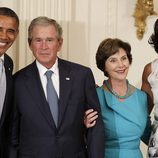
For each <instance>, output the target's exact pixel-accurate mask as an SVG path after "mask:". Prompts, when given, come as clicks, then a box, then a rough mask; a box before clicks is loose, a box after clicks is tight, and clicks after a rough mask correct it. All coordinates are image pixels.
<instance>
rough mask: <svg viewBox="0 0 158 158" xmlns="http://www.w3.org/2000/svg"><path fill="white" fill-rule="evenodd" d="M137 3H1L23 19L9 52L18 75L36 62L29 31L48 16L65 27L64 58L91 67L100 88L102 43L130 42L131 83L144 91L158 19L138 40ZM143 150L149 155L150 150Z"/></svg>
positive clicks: (127, 0)
mask: <svg viewBox="0 0 158 158" xmlns="http://www.w3.org/2000/svg"><path fill="white" fill-rule="evenodd" d="M136 1H137V0H1V1H0V6H9V7H11V8H13V9H14V10H15V11H16V12H17V13H18V15H19V17H20V33H19V38H18V40H17V42H16V43H15V44H14V46H13V47H12V48H10V50H9V54H10V56H12V58H13V59H14V62H15V71H17V70H18V69H20V68H22V67H24V66H25V65H27V64H29V63H30V62H31V61H32V60H33V57H32V54H31V52H30V51H29V49H28V46H27V27H28V24H29V22H30V20H32V19H33V18H34V17H36V16H39V15H46V16H49V17H52V18H55V19H56V20H57V21H59V22H60V23H61V25H62V26H63V29H64V45H63V49H62V52H61V53H60V57H62V58H64V59H68V60H71V61H74V62H78V63H81V64H83V65H86V66H89V67H91V68H92V70H93V73H94V77H95V80H96V83H98V84H99V85H100V84H102V81H103V79H104V76H103V74H102V72H100V71H99V70H98V69H97V68H96V64H95V54H96V50H97V47H98V45H99V43H100V42H101V41H102V40H103V39H104V38H107V37H117V38H121V39H122V40H125V41H127V42H129V43H130V44H131V46H132V54H133V63H132V66H131V69H130V72H129V75H128V79H129V81H130V82H131V83H132V84H134V85H135V86H137V87H138V88H140V85H141V76H142V71H143V68H144V65H145V64H147V63H148V62H150V61H152V60H153V59H155V58H156V57H157V54H156V53H154V50H153V49H152V48H151V46H150V45H149V44H148V39H149V36H150V35H151V33H152V31H153V24H154V22H155V20H156V18H157V17H156V16H152V17H148V19H147V27H146V33H145V34H144V37H143V39H142V40H138V39H137V37H136V28H135V26H134V18H133V17H132V14H133V13H134V8H135V4H136ZM154 3H155V10H156V11H158V1H157V0H154ZM15 52H16V55H15ZM142 148H143V150H144V153H145V152H146V148H144V146H143V147H142Z"/></svg>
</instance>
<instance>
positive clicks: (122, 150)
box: [85, 38, 151, 158]
mask: <svg viewBox="0 0 158 158" xmlns="http://www.w3.org/2000/svg"><path fill="white" fill-rule="evenodd" d="M96 63H97V67H98V68H99V69H100V70H101V71H103V72H104V75H105V76H106V77H108V78H107V79H105V80H104V82H103V85H102V86H101V87H98V88H97V93H98V97H99V101H100V106H101V111H102V118H103V121H104V126H105V158H142V157H143V156H142V153H141V151H140V140H141V138H142V139H143V141H144V142H145V143H148V139H149V136H150V130H151V126H150V119H149V117H148V109H147V95H146V93H145V92H143V91H141V90H139V89H137V88H136V87H134V86H133V85H131V84H130V83H129V82H128V80H127V79H126V77H127V74H128V70H129V67H130V65H131V63H132V55H131V46H130V45H129V44H128V43H126V42H123V41H121V40H120V39H111V38H108V39H105V40H104V41H102V42H101V44H100V45H99V48H98V51H97V54H96ZM92 111H93V110H92V109H90V110H87V111H86V113H85V116H86V117H85V124H86V126H87V128H90V127H93V126H94V125H95V124H96V123H97V120H96V118H97V115H96V112H92Z"/></svg>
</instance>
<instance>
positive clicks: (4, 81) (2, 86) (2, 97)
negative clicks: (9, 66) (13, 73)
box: [0, 58, 6, 115]
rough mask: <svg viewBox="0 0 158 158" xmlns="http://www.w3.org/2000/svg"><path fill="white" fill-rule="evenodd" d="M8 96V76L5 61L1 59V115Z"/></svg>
mask: <svg viewBox="0 0 158 158" xmlns="http://www.w3.org/2000/svg"><path fill="white" fill-rule="evenodd" d="M5 94H6V76H5V68H4V66H3V61H2V59H1V58H0V115H1V113H2V109H3V104H4V99H5Z"/></svg>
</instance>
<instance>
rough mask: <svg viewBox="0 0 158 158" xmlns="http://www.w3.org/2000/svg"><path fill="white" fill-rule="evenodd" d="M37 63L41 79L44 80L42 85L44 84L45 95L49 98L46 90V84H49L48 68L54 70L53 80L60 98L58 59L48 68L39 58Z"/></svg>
mask: <svg viewBox="0 0 158 158" xmlns="http://www.w3.org/2000/svg"><path fill="white" fill-rule="evenodd" d="M36 65H37V68H38V71H39V75H40V79H41V82H42V86H43V90H44V93H45V96H46V98H47V92H46V85H47V78H46V75H45V73H46V71H48V70H52V71H53V72H54V73H53V74H52V82H53V85H54V88H55V90H56V92H57V95H58V98H59V68H58V59H57V60H56V61H55V64H54V65H53V66H52V67H51V68H50V69H47V68H46V67H44V66H43V65H42V64H40V63H39V62H38V61H37V60H36Z"/></svg>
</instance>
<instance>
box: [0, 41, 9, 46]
mask: <svg viewBox="0 0 158 158" xmlns="http://www.w3.org/2000/svg"><path fill="white" fill-rule="evenodd" d="M7 44H8V43H7V42H0V46H6V45H7Z"/></svg>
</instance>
